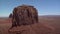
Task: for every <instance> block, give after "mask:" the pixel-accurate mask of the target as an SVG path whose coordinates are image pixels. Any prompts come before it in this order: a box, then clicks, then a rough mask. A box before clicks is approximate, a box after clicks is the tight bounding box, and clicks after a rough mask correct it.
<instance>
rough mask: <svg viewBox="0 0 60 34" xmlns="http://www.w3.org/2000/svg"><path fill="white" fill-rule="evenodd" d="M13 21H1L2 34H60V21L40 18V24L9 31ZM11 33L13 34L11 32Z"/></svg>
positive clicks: (0, 31) (0, 32) (0, 30)
mask: <svg viewBox="0 0 60 34" xmlns="http://www.w3.org/2000/svg"><path fill="white" fill-rule="evenodd" d="M11 24H12V23H11V19H9V18H8V19H0V34H11V33H13V34H14V33H16V32H18V33H16V34H19V33H20V34H60V27H59V25H60V21H59V19H55V18H54V19H51V18H45V17H39V23H35V24H32V25H28V26H27V25H26V26H23V25H22V26H20V27H19V26H18V27H14V28H12V29H10V30H9V28H10V27H11ZM10 31H11V32H10Z"/></svg>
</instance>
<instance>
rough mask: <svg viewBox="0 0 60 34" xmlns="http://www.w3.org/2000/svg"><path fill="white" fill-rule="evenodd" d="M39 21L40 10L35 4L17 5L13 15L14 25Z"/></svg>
mask: <svg viewBox="0 0 60 34" xmlns="http://www.w3.org/2000/svg"><path fill="white" fill-rule="evenodd" d="M34 23H38V12H37V10H36V8H34V7H33V6H28V5H22V6H18V7H15V8H14V10H13V16H12V27H14V26H21V25H31V24H34Z"/></svg>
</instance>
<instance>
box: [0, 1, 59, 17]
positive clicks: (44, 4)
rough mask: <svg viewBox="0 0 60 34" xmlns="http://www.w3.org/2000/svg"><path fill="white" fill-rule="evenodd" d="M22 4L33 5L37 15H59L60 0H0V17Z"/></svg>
mask: <svg viewBox="0 0 60 34" xmlns="http://www.w3.org/2000/svg"><path fill="white" fill-rule="evenodd" d="M22 4H27V5H32V6H35V7H36V9H37V10H38V14H39V15H60V0H0V17H6V16H9V14H10V13H12V11H13V8H14V7H17V6H19V5H22Z"/></svg>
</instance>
